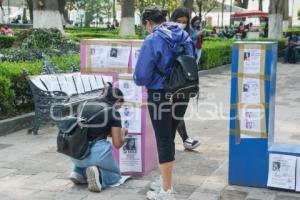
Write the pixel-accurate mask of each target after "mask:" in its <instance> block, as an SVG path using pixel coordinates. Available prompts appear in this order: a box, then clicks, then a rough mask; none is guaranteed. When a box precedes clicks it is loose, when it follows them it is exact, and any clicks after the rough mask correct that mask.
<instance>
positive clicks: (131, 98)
mask: <svg viewBox="0 0 300 200" xmlns="http://www.w3.org/2000/svg"><path fill="white" fill-rule="evenodd" d="M131 77H132V75H131ZM119 88H120V90H121V91H122V92H123V94H124V97H125V101H126V102H137V103H142V95H143V94H142V87H140V86H137V85H136V84H135V83H134V81H131V80H120V81H119Z"/></svg>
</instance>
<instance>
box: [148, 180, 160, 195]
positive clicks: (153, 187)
mask: <svg viewBox="0 0 300 200" xmlns="http://www.w3.org/2000/svg"><path fill="white" fill-rule="evenodd" d="M161 187H162V176H159V179H157V180H156V181H154V182H152V183H151V185H150V189H151V190H154V191H157V193H158V192H159V191H160V188H161Z"/></svg>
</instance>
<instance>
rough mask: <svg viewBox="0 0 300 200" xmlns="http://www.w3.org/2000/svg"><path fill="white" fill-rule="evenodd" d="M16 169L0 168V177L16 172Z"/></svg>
mask: <svg viewBox="0 0 300 200" xmlns="http://www.w3.org/2000/svg"><path fill="white" fill-rule="evenodd" d="M17 171H18V170H16V169H6V168H0V178H3V177H5V176H8V175H10V174H12V173H15V172H17Z"/></svg>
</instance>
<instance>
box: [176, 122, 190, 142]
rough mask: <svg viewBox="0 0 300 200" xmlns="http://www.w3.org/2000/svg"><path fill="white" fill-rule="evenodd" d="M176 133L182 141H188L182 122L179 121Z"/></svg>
mask: <svg viewBox="0 0 300 200" xmlns="http://www.w3.org/2000/svg"><path fill="white" fill-rule="evenodd" d="M177 132H178V133H179V135H180V137H181V139H182V141H183V142H184V141H186V139H188V137H189V136H188V134H187V131H186V127H185V122H184V120H181V121H180V122H179V124H178V126H177Z"/></svg>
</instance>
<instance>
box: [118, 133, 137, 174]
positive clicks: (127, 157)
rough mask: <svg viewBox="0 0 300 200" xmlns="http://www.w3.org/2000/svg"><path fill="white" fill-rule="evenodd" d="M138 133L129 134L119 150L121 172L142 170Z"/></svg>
mask: <svg viewBox="0 0 300 200" xmlns="http://www.w3.org/2000/svg"><path fill="white" fill-rule="evenodd" d="M141 144H142V143H141V136H140V135H129V136H127V137H126V138H125V145H124V146H123V147H122V148H121V149H120V150H119V154H120V169H121V172H142V152H141V150H142V146H141Z"/></svg>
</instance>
